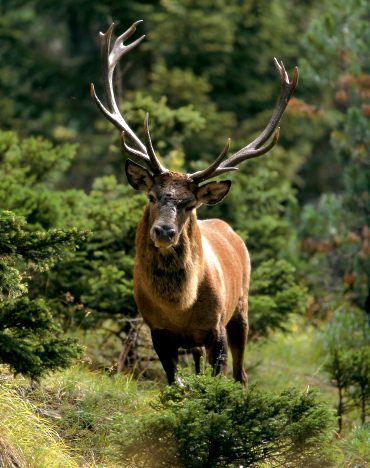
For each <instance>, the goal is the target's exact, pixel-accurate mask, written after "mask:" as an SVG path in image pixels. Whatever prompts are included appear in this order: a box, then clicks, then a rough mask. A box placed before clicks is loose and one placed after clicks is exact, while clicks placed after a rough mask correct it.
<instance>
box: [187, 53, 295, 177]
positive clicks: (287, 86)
mask: <svg viewBox="0 0 370 468" xmlns="http://www.w3.org/2000/svg"><path fill="white" fill-rule="evenodd" d="M274 64H275V67H276V69H277V71H278V74H279V77H280V83H281V90H280V96H279V99H278V102H277V104H276V107H275V109H274V112H273V114H272V116H271V119H270V121H269V123H268V124H267V125H266V127H265V128H264V130H263V131H262V132H261V133H260V135H259V136H258V137H257V138H255V139H254V140H253V141H252V142H251V143H249V144H248V145H247V146H245V147H244V148H242V149H240V150H239V151H237V152H236V153H234V154H232V155H231V156H229V157H228V158H227V159H224V160H221V161H219V158H217V159H216V161H215V162H214V163H213V164H211V166H209V168H207V169H205V170H204V171H199V173H195V174H193V175H192V176H190V177H192V178H194V176H195V177H196V178H198V180H199V179H201V180H206V179H210V178H211V177H215V176H216V175H220V174H222V173H224V172H228V171H233V170H235V169H236V168H235V167H234V166H237V165H238V164H240V163H241V162H242V161H246V160H248V159H252V158H256V157H258V156H261V155H262V154H265V153H267V152H268V151H270V149H271V148H272V147H273V146H275V144H276V143H277V141H278V139H279V131H280V129H279V127H278V125H279V123H280V120H281V117H282V115H283V113H284V111H285V109H286V107H287V105H288V102H289V99H290V98H291V96H292V94H293V92H294V90H295V88H296V87H297V84H298V77H299V73H298V67H295V68H294V73H293V79H292V82H289V76H288V74H287V72H286V70H285V67H284V64H283V62H282V61H280V63H279V62H278V60H277V59H276V58H274ZM272 135H273V138H272V140H271V142H270V143H268V144H267V145H265V146H262V145H263V144H264V143H266V141H267V140H268V139H269V138H270V137H271V136H272ZM218 161H219V163H218V164H216V162H218ZM211 169H212V170H211ZM198 174H199V175H198ZM204 175H205V176H204Z"/></svg>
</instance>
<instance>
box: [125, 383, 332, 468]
mask: <svg viewBox="0 0 370 468" xmlns="http://www.w3.org/2000/svg"><path fill="white" fill-rule="evenodd" d="M154 408H155V410H156V411H155V412H154V413H151V414H148V415H147V416H145V417H144V418H142V419H141V420H140V421H136V422H133V423H132V425H131V426H132V427H126V432H125V434H124V436H123V437H122V434H120V446H121V450H120V452H121V454H122V456H123V458H124V459H125V461H126V463H128V464H129V463H132V460H135V464H136V466H141V465H140V463H143V466H151V463H153V459H154V458H155V465H153V466H161V465H162V466H169V465H170V466H185V467H189V468H198V467H216V466H239V465H243V466H257V465H259V464H260V463H266V462H268V463H272V464H275V463H276V464H280V465H283V466H295V467H296V466H298V465H299V466H301V464H302V466H303V465H304V466H319V464H320V463H323V461H324V459H325V457H326V450H325V447H326V442H327V441H328V438H329V437H330V432H331V431H330V428H331V424H332V416H331V413H330V411H329V409H328V408H327V407H326V406H325V405H324V404H322V403H321V402H320V401H319V399H318V396H317V395H316V393H315V392H313V391H307V392H303V393H302V392H299V391H297V390H294V389H290V390H287V391H284V392H282V393H281V394H280V395H272V394H268V393H266V392H263V393H262V392H260V391H258V390H257V389H256V388H251V389H249V390H248V391H247V392H246V391H244V390H243V389H242V387H241V386H240V385H239V384H237V383H234V382H232V381H230V380H226V379H224V378H223V377H218V378H211V377H209V376H204V375H202V376H192V377H188V378H185V379H184V380H183V382H182V383H181V384H175V385H173V386H171V387H168V388H166V389H165V390H164V391H163V392H162V393H161V395H160V397H159V400H158V401H157V403H156V404H155V405H154ZM129 426H130V425H129ZM153 457H154V458H153ZM120 461H121V462H122V460H120ZM148 464H149V465H148Z"/></svg>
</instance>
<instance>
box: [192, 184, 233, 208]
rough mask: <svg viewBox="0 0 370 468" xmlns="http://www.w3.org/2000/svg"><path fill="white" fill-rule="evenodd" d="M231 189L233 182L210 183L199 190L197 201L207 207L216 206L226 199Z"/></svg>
mask: <svg viewBox="0 0 370 468" xmlns="http://www.w3.org/2000/svg"><path fill="white" fill-rule="evenodd" d="M230 187H231V180H224V181H223V182H209V183H208V184H205V185H202V186H201V187H199V188H198V190H197V199H198V201H199V202H200V203H204V204H205V205H215V204H216V203H218V202H220V201H221V200H223V199H224V198H225V197H226V195H227V194H228V193H229V190H230Z"/></svg>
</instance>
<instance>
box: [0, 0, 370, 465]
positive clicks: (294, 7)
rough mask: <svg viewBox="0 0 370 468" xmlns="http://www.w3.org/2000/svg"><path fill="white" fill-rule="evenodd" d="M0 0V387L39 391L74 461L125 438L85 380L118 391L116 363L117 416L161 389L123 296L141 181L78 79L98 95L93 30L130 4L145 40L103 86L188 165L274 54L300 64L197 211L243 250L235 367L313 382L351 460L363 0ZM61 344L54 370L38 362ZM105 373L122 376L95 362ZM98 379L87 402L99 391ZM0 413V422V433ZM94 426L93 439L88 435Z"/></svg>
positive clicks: (368, 353)
mask: <svg viewBox="0 0 370 468" xmlns="http://www.w3.org/2000/svg"><path fill="white" fill-rule="evenodd" d="M0 12H1V17H0V54H1V57H2V64H1V68H0V85H1V94H0V122H1V132H0V174H1V178H0V202H1V206H0V208H1V211H0V248H1V254H0V277H1V285H0V299H1V303H0V362H2V363H3V367H2V382H3V383H2V384H1V385H2V386H3V388H2V387H0V388H2V389H4V388H5V389H6V390H7V393H6V395H8V396H9V395H13V396H12V398H15V396H14V393H12V392H14V389H16V390H17V392H18V393H19V392H20V390H19V389H20V388H22V389H23V390H22V391H21V394H22V398H23V400H22V401H23V403H24V404H26V405H31V406H29V407H28V406H27V408H28V410H29V411H30V413H27V414H28V416H27V418H28V419H29V418H31V415H34V414H35V411H36V410H35V408H34V407H33V406H32V405H36V406H37V407H39V406H40V405H41V406H42V407H43V409H42V410H41V416H42V417H45V418H46V419H50V421H46V422H45V424H46V425H47V424H51V426H52V428H53V430H56V431H58V433H59V435H62V437H64V438H65V440H66V441H67V443H68V444H69V445H73V446H74V445H76V447H75V450H77V451H78V453H79V455H81V457H82V459H83V460H84V463H85V462H86V460H87V461H88V463H91V464H93V462H92V461H91V460H95V461H96V462H97V463H98V462H101V463H107V464H108V466H111V465H109V463H113V462H112V461H109V462H108V461H107V460H113V459H114V457H117V456H121V457H126V456H128V455H127V453H129V451H127V450H128V449H127V447H126V448H122V453H121V452H119V451H118V452H117V450H112V452H115V454H114V455H112V453H110V452H109V450H108V452H109V453H108V452H106V448H105V445H106V444H105V441H106V438H107V437H108V435H109V434H111V432H112V431H113V429H112V427H113V426H112V427H111V426H109V424H108V423H107V422H105V423H103V422H102V421H103V419H104V417H103V416H101V415H102V414H106V412H108V413H109V412H111V411H112V409H107V408H105V407H104V406H102V408H101V415H100V413H99V411H98V412H96V411H95V413H94V411H92V407H93V406H94V405H95V408H96V405H97V403H96V401H95V400H94V401H95V403H94V404H93V403H92V402H91V401H90V400H89V398H92V396H91V394H90V393H89V392H91V387H94V385H95V386H98V387H99V385H100V386H104V385H105V386H106V387H104V388H105V390H104V391H105V392H108V393H109V392H110V393H114V392H116V393H114V395H115V397H117V398H118V394H119V385H117V382H120V383H121V385H122V388H121V391H124V388H125V389H126V390H125V391H126V392H128V393H127V394H129V390H128V388H129V383H128V382H130V385H132V381H133V380H134V381H135V391H133V393H134V394H135V397H133V396H132V395H131V397H130V398H138V396H137V395H138V394H141V395H142V397H141V399H140V402H141V403H140V404H139V403H137V407H136V410H135V411H136V413H135V411H134V410H133V409H132V408H131V407H130V411H132V412H133V413H135V414H138V413H137V412H139V413H140V411H141V409H142V408H146V405H145V404H144V403H143V402H142V401H143V399H144V400H145V399H147V398H148V393H147V392H148V391H151V392H152V391H154V390H153V388H154V387H153V386H150V384H149V382H150V381H152V382H155V383H152V385H157V386H159V387H160V388H161V385H162V387H163V382H164V381H163V380H161V379H163V377H162V374H161V371H160V369H159V366H158V364H157V363H156V362H155V361H153V360H154V359H155V355H154V353H153V351H152V349H151V347H150V345H149V346H148V337H147V330H146V329H145V327H143V326H142V324H141V321H140V319H139V318H138V317H137V312H136V307H135V304H134V301H133V287H132V269H133V256H134V236H135V228H136V225H137V223H138V220H139V219H140V215H141V212H142V209H143V206H144V205H145V196H144V195H142V194H138V193H136V192H134V191H133V189H132V188H131V187H129V186H128V185H127V183H126V180H125V177H124V171H123V165H124V161H125V157H126V156H125V155H124V154H123V152H122V148H121V143H120V138H119V135H118V133H117V132H116V130H115V129H114V128H113V127H112V126H111V125H110V124H109V123H107V122H106V121H105V120H104V119H103V118H102V117H101V115H100V113H99V111H98V110H97V108H96V106H95V104H94V103H93V101H92V100H91V98H90V95H89V88H90V83H91V82H94V83H95V85H96V88H97V89H98V91H99V92H98V94H100V95H101V94H102V92H101V91H102V86H103V83H102V79H101V69H100V60H99V56H100V52H99V40H98V32H99V31H105V30H106V29H107V28H108V26H109V24H110V23H111V22H112V21H113V20H114V21H115V23H116V32H117V34H120V33H121V32H123V31H124V30H125V29H127V28H128V27H129V26H130V25H131V24H132V23H133V22H134V21H136V20H137V19H143V20H144V21H143V23H142V24H140V25H139V26H138V28H139V31H138V32H137V36H135V37H139V35H141V34H146V39H145V40H144V42H142V43H141V45H140V46H139V47H138V48H137V49H135V51H132V52H130V54H129V55H128V56H127V58H126V57H125V59H124V61H123V63H122V65H121V67H120V68H119V70H118V71H117V72H116V79H115V84H116V93H117V95H118V98H119V102H120V107H121V110H122V112H123V114H124V115H125V116H126V117H127V120H128V122H129V123H130V125H131V126H132V127H133V128H134V129H135V131H136V133H138V134H139V135H142V132H143V121H144V116H145V113H146V112H149V113H150V116H151V127H152V130H151V134H152V139H153V142H154V146H155V148H156V150H157V152H158V154H159V156H160V157H161V158H162V160H163V162H164V164H165V165H166V166H167V167H169V168H171V169H174V170H183V171H193V170H196V169H198V168H202V167H204V166H205V165H206V164H207V163H209V162H211V161H212V160H213V159H214V158H215V157H216V156H217V155H218V154H219V152H220V150H221V149H222V147H223V146H224V144H225V141H226V139H227V138H228V137H231V139H232V150H233V149H234V150H236V149H238V148H240V147H242V146H245V144H247V143H248V142H249V141H251V139H252V138H253V137H254V136H255V135H257V134H258V133H259V132H260V131H261V130H262V129H263V128H264V126H265V125H266V123H267V121H268V120H269V118H270V115H271V112H272V109H273V107H274V105H275V102H276V99H277V96H278V92H279V79H278V76H277V73H276V70H275V69H274V66H273V61H272V58H273V57H277V58H278V59H281V60H283V61H284V64H285V66H286V68H287V71H288V73H289V75H290V76H292V70H293V67H294V66H295V65H298V66H299V69H300V81H299V85H298V88H297V90H296V92H295V94H294V96H293V98H292V99H291V101H290V103H289V106H288V108H287V110H286V112H285V116H284V118H283V120H282V123H281V132H280V135H281V136H280V140H279V143H278V145H277V146H276V147H275V148H274V149H273V150H272V151H271V152H270V154H269V155H268V156H263V157H261V158H259V159H256V160H254V161H250V162H248V163H244V164H243V165H242V166H241V168H240V170H239V171H237V172H236V173H233V174H232V175H231V176H230V178H231V179H232V181H233V186H232V190H231V192H230V194H229V195H228V197H227V198H226V199H225V201H224V202H223V203H222V204H220V205H217V206H216V207H212V208H210V209H208V208H207V209H206V208H202V210H200V213H199V217H200V218H205V217H220V218H222V219H224V220H225V221H227V222H229V223H230V224H231V225H232V226H233V227H234V228H235V229H236V230H237V231H238V233H239V234H240V235H241V236H242V237H243V239H245V241H246V244H247V246H248V249H249V251H250V254H251V258H252V269H253V274H252V281H251V292H250V328H251V331H250V352H249V353H248V358H247V361H246V364H247V366H248V367H250V368H251V369H250V371H251V381H252V382H257V383H258V385H260V386H261V388H263V389H266V390H268V391H277V392H279V391H282V390H283V389H285V388H286V387H287V385H288V383H289V382H287V380H289V379H290V380H291V381H292V383H294V384H296V385H297V386H298V387H299V388H300V389H301V390H302V389H306V388H307V386H314V387H315V386H316V387H318V388H319V389H320V392H321V393H322V396H323V399H324V400H325V401H326V402H327V405H328V407H332V408H335V410H334V413H333V414H335V418H336V424H337V431H338V434H340V433H341V435H338V436H337V438H338V440H339V442H338V444H337V445H336V447H337V452H336V455H335V456H336V457H339V458H337V463H339V461H338V460H339V459H340V460H342V461H341V463H347V465H345V466H352V465H348V463H352V462H353V463H360V464H361V463H365V462H364V460H365V458H366V457H368V456H369V452H368V451H367V452H366V448H365V446H366V441H368V437H369V430H368V424H367V421H368V411H369V398H370V369H369V368H370V364H369V362H370V348H369V333H368V332H369V318H370V281H369V276H370V262H369V254H370V226H369V214H370V196H369V187H370V175H369V174H370V172H369V165H370V151H369V146H370V143H369V142H370V126H369V118H370V54H369V44H370V23H369V19H370V8H369V5H368V3H367V2H366V1H361V0H347V1H344V0H334V1H330V2H329V1H324V2H322V1H321V2H318V1H317V0H310V1H307V2H301V3H300V4H297V2H294V1H292V0H286V1H283V0H274V1H264V0H254V1H252V0H248V1H237V0H233V1H229V2H226V1H224V0H216V1H212V2H211V1H208V0H202V1H191V0H178V1H173V0H168V1H167V0H162V1H152V2H145V1H118V0H117V1H116V0H111V1H109V2H107V1H105V0H103V1H99V2H96V1H88V2H87V1H80V2H76V1H74V2H72V1H70V0H67V1H64V2H54V1H43V0H33V1H32V0H29V1H26V2H24V1H17V0H12V1H6V0H1V2H0ZM228 178H229V177H228ZM76 360H77V361H78V362H79V364H78V366H77V367H76V364H74V366H75V367H73V368H72V371H61V372H59V373H58V372H56V373H51V371H57V370H58V369H65V368H68V367H69V366H71V365H72V364H73V363H75V362H76ZM184 362H185V364H186V362H187V358H186V356H185V357H184ZM117 370H118V371H119V372H118V374H120V372H121V371H123V373H124V376H125V378H127V380H126V381H125V382H126V383H125V384H124V383H122V380H119V379H122V378H123V377H122V376H120V375H118V376H116V377H113V375H115V374H116V373H117ZM68 372H69V373H68ZM13 374H20V375H23V376H24V377H25V378H26V379H28V378H31V385H30V384H29V383H28V380H19V379H21V378H20V377H17V378H15V379H13V377H12V376H13ZM107 375H110V376H112V377H109V378H107V377H106V376H107ZM53 376H54V377H53ZM92 376H94V379H95V380H91V379H93V377H92ZM106 378H107V380H104V379H106ZM17 379H18V380H17ZM48 379H49V380H48ZM84 379H85V380H84ZM99 379H100V380H99ZM114 379H116V380H114ZM98 380H99V382H100V383H99V384H97V383H96V382H97V381H98ZM113 380H114V382H115V384H114V390H113V389H112V388H111V387H109V386H110V385H113V383H112V382H113ZM72 381H73V382H74V385H75V386H73V385H72V383H71V382H72ZM85 381H86V388H85V387H84V386H83V384H82V383H81V382H85ZM93 381H94V382H95V383H94V384H93V383H92V382H93ZM103 381H104V382H105V383H104V384H103V383H102V382H103ZM35 382H40V383H39V384H37V385H39V386H38V387H37V388H36V387H35V385H36V383H35ZM56 382H58V384H57V383H56ZM61 382H63V383H61ZM78 382H79V383H80V387H79V390H78V391H77V390H76V383H78ZM207 385H208V384H207ZM209 385H212V384H209ZM58 386H59V387H58ZM60 386H62V387H63V389H64V390H63V391H64V392H66V393H68V392H69V393H68V395H69V397H68V398H67V400H68V401H69V400H70V403H71V405H70V406H68V405H67V406H65V407H64V409H63V401H62V399H61V400H58V403H57V402H56V400H55V399H52V398H51V397H50V398H49V397H48V398H46V397H45V394H46V393H47V394H48V395H49V394H53V395H54V397H55V394H56V393H58V392H57V390H56V387H58V388H59V390H60ZM67 387H68V389H69V390H68V391H67V390H66V388H67ZM108 387H109V389H108ZM81 388H83V390H81ZM130 388H131V387H130ZM25 389H26V390H25ZM148 389H150V390H148ZM131 390H132V389H131ZM131 390H130V391H131ZM45 392H46V393H45ZM79 392H80V393H79ZM81 392H82V394H83V396H81ZM140 392H141V393H140ZM155 392H158V388H157V387H155ZM25 393H26V394H27V395H26V394H25ZM77 394H78V396H77ZM98 394H99V391H98V390H96V393H94V397H93V399H94V398H96V399H98V400H97V401H99V402H101V401H103V400H104V399H106V394H105V393H104V392H103V391H102V393H100V394H99V395H100V397H98V396H97V395H98ZM4 395H5V393H4ZM40 395H41V396H40ZM72 395H73V396H72ZM143 395H144V396H143ZM4 398H5V396H4ZM176 398H177V397H176ZM40 399H41V400H42V404H41V403H40ZM113 400H114V399H113ZM76 401H80V403H78V404H77V406H78V411H77V409H76ZM135 401H136V400H135ZM23 403H22V404H23ZM4 404H5V403H4ZM111 404H112V408H114V404H116V402H114V403H112V402H111ZM140 405H143V406H142V407H141V406H140ZM0 406H1V400H0ZM50 408H51V409H50ZM56 408H57V409H56ZM72 408H74V409H72ZM138 408H139V409H138ZM140 408H141V409H140ZM53 411H54V412H56V414H57V415H58V416H55V414H54V413H53ZM142 411H143V412H144V413H145V412H146V411H147V409H145V410H142ZM36 413H37V411H36ZM9 414H10V413H9ZM37 414H38V413H37ZM53 414H54V416H53ZM140 414H141V413H140ZM60 415H61V416H60ZM99 415H100V416H101V417H100V416H99ZM53 418H54V419H53ZM58 418H59V419H58ZM99 418H100V419H99ZM102 418H103V419H102ZM81 421H82V422H81ZM112 424H113V423H112ZM114 424H115V430H116V431H117V421H116V420H115V422H114ZM122 424H123V423H122ZM125 424H126V425H127V421H125ZM6 427H7V426H6V425H5V426H4V427H3V428H2V427H1V423H0V449H1V443H2V442H1V441H2V437H5V435H4V434H5V433H6V430H7V429H6ZM72 427H73V428H74V429H73V431H72V429H71V428H72ZM102 427H103V429H102ZM333 427H334V426H333ZM2 431H3V433H2ZM99 431H100V433H104V434H105V436H104V437H103V438H101V439H99V442H97V440H96V439H95V438H96V437H97V435H96V434H97V433H98V432H99ZM104 431H105V432H104ZM7 434H8V433H7ZM92 434H93V435H92ZM332 434H333V429H332ZM94 437H95V438H94ZM7 438H8V439H7V440H8V445H7V446H8V447H9V446H12V447H13V445H14V443H13V442H14V441H13V442H12V440H11V437H10V435H9V434H8V435H7ZM109 440H110V444H111V445H112V446H114V447H116V445H117V443H118V442H117V440H113V442H112V440H111V439H109ZM9 441H10V442H9ZM76 441H77V442H76ZM81 441H82V442H81ZM92 441H94V442H92ZM321 442H322V441H321ZM321 442H320V443H321ZM12 444H13V445H12ZM115 444H116V445H115ZM341 444H342V445H341ZM94 445H95V448H93V446H94ZM180 445H181V444H180ZM180 445H179V446H180ZM4 446H5V445H4ZM13 448H14V447H13ZM19 450H20V451H21V452H22V450H21V449H20V448H19V447H18V448H17V444H15V448H14V453H15V452H17V451H19ZM179 450H180V449H179ZM364 451H365V452H366V453H365V452H364ZM180 452H181V450H180ZM14 453H13V452H12V455H11V456H12V457H14V456H15V455H14ZM17 453H18V452H17ZM25 453H26V452H25V449H23V452H22V454H21V457H27V455H25ZM117 453H119V455H117ZM279 453H280V455H281V452H279ZM122 454H123V455H122ZM280 455H278V457H279V456H280ZM311 455H312V454H311ZM32 456H34V455H30V457H31V458H32ZM54 456H55V455H54ZM130 456H132V454H131V455H130ZM135 456H136V455H135ZM174 456H175V457H180V458H179V460H182V461H181V463H184V464H185V466H197V465H191V464H190V465H189V464H188V465H186V462H184V456H185V455H178V454H177V455H174ZM181 457H183V458H181ZM122 459H123V458H121V460H122ZM0 460H1V457H0ZM176 460H177V458H176ZM353 460H354V461H353ZM252 461H253V460H252ZM38 463H39V462H38ZM86 463H87V462H86ZM202 463H203V462H202ZM214 463H216V462H214ZM171 464H173V460H172V461H171ZM35 466H36V465H35ZM38 466H41V465H38ZM45 466H47V465H45ZM117 466H120V465H119V464H118V465H117ZM199 466H205V465H204V464H203V465H199ZM209 466H219V465H217V464H214V465H212V463H211V464H210V465H209ZM221 466H224V465H221ZM360 466H362V465H360ZM364 466H365V465H364Z"/></svg>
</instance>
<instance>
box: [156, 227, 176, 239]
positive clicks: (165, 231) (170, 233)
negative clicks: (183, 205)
mask: <svg viewBox="0 0 370 468" xmlns="http://www.w3.org/2000/svg"><path fill="white" fill-rule="evenodd" d="M154 234H155V236H156V238H157V239H158V240H159V241H171V240H173V238H174V237H175V234H176V231H175V229H173V228H172V227H171V226H166V225H157V226H155V227H154Z"/></svg>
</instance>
